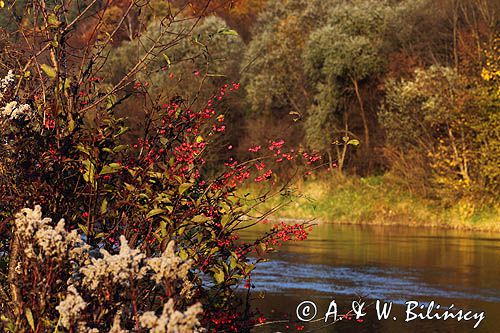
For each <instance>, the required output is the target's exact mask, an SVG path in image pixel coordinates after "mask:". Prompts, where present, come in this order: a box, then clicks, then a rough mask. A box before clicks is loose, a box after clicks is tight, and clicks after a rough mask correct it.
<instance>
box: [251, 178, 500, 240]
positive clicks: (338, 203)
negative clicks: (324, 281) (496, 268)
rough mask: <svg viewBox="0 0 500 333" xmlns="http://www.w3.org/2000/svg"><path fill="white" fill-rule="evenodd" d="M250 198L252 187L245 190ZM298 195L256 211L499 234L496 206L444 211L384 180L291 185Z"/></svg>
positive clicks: (465, 205)
mask: <svg viewBox="0 0 500 333" xmlns="http://www.w3.org/2000/svg"><path fill="white" fill-rule="evenodd" d="M246 190H247V192H250V193H252V194H255V193H257V190H258V188H257V187H251V188H247V189H246ZM294 192H295V194H296V195H297V194H298V196H293V197H290V196H288V195H280V194H278V195H275V196H273V197H272V198H271V199H270V200H269V201H268V202H266V203H265V204H264V206H263V207H260V208H259V210H260V211H264V210H265V209H269V208H271V207H275V206H277V205H284V207H283V208H282V209H280V210H279V211H278V212H277V213H275V214H273V217H276V218H278V217H280V218H293V219H317V220H319V221H323V222H328V223H348V224H376V225H412V226H429V227H446V228H456V229H471V230H482V231H500V207H499V206H498V205H497V206H496V207H491V206H489V207H482V208H479V207H478V205H475V204H474V203H473V202H471V201H470V200H461V201H457V202H455V203H453V204H452V205H449V207H444V205H443V203H442V202H439V201H438V200H431V199H426V198H423V197H421V196H418V195H416V194H412V193H411V192H409V191H408V190H407V189H405V188H402V187H401V186H397V185H394V183H393V182H391V181H390V180H389V178H388V177H385V176H372V177H368V178H358V177H332V179H329V180H328V181H326V180H311V181H308V182H305V183H302V184H299V185H298V186H296V191H294Z"/></svg>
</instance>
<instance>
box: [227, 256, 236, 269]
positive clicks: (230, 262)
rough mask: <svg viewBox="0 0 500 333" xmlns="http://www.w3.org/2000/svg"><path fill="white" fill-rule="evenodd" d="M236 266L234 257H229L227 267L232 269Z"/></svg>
mask: <svg viewBox="0 0 500 333" xmlns="http://www.w3.org/2000/svg"><path fill="white" fill-rule="evenodd" d="M237 265H238V261H237V260H236V258H235V257H234V256H231V259H229V267H230V268H231V269H234V268H235V267H236V266H237Z"/></svg>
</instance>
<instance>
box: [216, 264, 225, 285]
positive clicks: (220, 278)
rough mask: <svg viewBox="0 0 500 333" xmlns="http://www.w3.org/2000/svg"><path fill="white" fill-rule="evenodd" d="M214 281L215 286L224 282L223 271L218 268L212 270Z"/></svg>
mask: <svg viewBox="0 0 500 333" xmlns="http://www.w3.org/2000/svg"><path fill="white" fill-rule="evenodd" d="M214 279H215V282H217V284H221V283H222V282H224V271H223V270H222V269H220V268H214Z"/></svg>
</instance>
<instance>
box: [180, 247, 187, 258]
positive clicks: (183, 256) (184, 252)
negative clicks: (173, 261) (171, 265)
mask: <svg viewBox="0 0 500 333" xmlns="http://www.w3.org/2000/svg"><path fill="white" fill-rule="evenodd" d="M179 257H180V258H181V259H182V260H187V258H188V253H187V252H186V250H184V249H181V250H180V251H179Z"/></svg>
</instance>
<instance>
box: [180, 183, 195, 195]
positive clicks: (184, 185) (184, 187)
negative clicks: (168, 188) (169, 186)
mask: <svg viewBox="0 0 500 333" xmlns="http://www.w3.org/2000/svg"><path fill="white" fill-rule="evenodd" d="M192 185H193V184H191V183H184V184H181V185H179V194H181V195H182V194H183V193H184V192H186V191H187V190H188V189H189V188H190V187H191V186H192Z"/></svg>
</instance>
